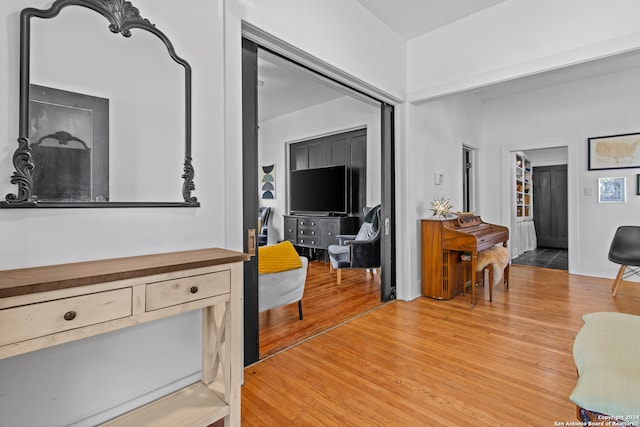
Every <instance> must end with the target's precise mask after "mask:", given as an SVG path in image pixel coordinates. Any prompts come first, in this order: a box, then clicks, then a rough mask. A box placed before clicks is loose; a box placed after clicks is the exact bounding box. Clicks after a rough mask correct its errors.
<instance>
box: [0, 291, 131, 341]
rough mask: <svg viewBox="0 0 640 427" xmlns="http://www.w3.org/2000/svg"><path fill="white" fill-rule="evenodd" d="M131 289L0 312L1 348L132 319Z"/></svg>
mask: <svg viewBox="0 0 640 427" xmlns="http://www.w3.org/2000/svg"><path fill="white" fill-rule="evenodd" d="M131 303H132V296H131V288H123V289H116V290H113V291H106V292H99V293H95V294H89V295H82V296H78V297H71V298H64V299H59V300H53V301H45V302H41V303H37V304H30V305H24V306H20V307H14V308H7V309H4V310H0V325H2V327H1V329H0V346H1V345H6V344H11V343H15V342H20V341H25V340H28V339H32V338H38V337H43V336H45V335H50V334H53V333H56V332H63V331H68V330H71V329H76V328H81V327H84V326H89V325H94V324H97V323H102V322H107V321H109V320H115V319H120V318H123V317H128V316H131Z"/></svg>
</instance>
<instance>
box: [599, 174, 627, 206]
mask: <svg viewBox="0 0 640 427" xmlns="http://www.w3.org/2000/svg"><path fill="white" fill-rule="evenodd" d="M626 181H627V179H626V178H623V177H620V178H598V202H599V203H626V201H627V196H626V194H627V188H626V187H627V182H626Z"/></svg>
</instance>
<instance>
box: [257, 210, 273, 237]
mask: <svg viewBox="0 0 640 427" xmlns="http://www.w3.org/2000/svg"><path fill="white" fill-rule="evenodd" d="M270 216H271V208H270V207H265V206H260V207H259V208H258V246H264V245H266V244H267V241H268V237H269V217H270Z"/></svg>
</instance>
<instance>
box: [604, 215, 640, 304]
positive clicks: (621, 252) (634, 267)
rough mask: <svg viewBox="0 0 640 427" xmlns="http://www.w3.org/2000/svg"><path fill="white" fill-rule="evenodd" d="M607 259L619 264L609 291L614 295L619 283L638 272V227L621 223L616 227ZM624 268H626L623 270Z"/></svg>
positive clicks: (639, 247)
mask: <svg viewBox="0 0 640 427" xmlns="http://www.w3.org/2000/svg"><path fill="white" fill-rule="evenodd" d="M609 261H612V262H615V263H616V264H620V269H619V270H618V275H617V276H616V279H615V280H614V282H613V286H612V288H611V293H612V295H613V296H614V297H615V296H616V293H617V292H618V286H620V283H621V282H622V281H623V280H624V279H626V278H628V277H629V276H633V275H634V274H640V268H638V267H640V227H638V226H633V225H623V226H620V227H618V229H617V230H616V234H615V235H614V236H613V241H612V242H611V247H610V248H609ZM625 270H627V271H626V272H625Z"/></svg>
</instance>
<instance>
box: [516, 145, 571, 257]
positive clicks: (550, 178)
mask: <svg viewBox="0 0 640 427" xmlns="http://www.w3.org/2000/svg"><path fill="white" fill-rule="evenodd" d="M514 159H515V168H514V171H515V173H514V182H515V184H516V191H515V193H514V198H515V202H514V208H515V209H516V212H515V228H514V229H513V230H514V234H515V235H514V236H513V241H514V244H515V246H516V248H514V249H515V250H517V251H518V253H517V256H514V258H513V264H515V265H526V266H534V267H543V268H551V269H557V270H568V264H569V253H568V249H569V244H568V240H569V239H568V234H569V224H568V218H569V214H568V205H569V204H568V176H567V169H568V165H567V164H568V150H567V147H554V148H545V149H531V150H522V151H518V152H516V153H515V154H514ZM518 162H520V163H518ZM519 172H520V175H521V181H518V174H519ZM518 185H520V187H518ZM518 190H520V191H518Z"/></svg>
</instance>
